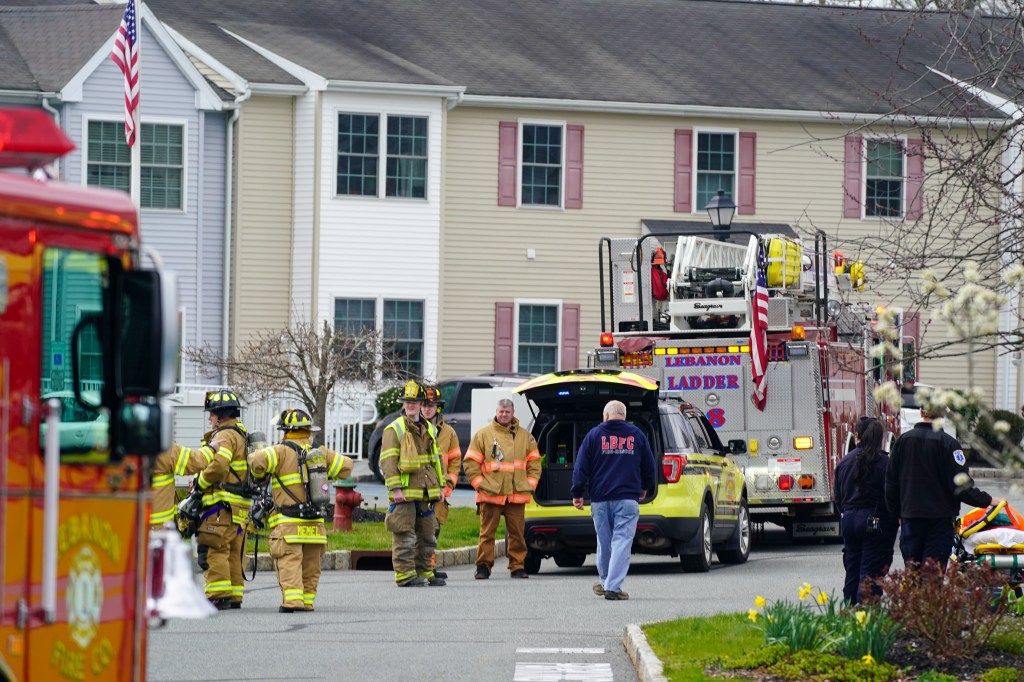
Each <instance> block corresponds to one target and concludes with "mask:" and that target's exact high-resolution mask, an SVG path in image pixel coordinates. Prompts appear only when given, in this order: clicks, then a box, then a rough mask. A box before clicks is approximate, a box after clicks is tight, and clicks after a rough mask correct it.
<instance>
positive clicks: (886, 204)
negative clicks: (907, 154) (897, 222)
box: [864, 140, 903, 218]
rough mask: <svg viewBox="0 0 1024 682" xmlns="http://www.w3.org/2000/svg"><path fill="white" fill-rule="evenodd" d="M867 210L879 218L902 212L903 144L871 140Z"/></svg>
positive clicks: (871, 215) (865, 207) (890, 216)
mask: <svg viewBox="0 0 1024 682" xmlns="http://www.w3.org/2000/svg"><path fill="white" fill-rule="evenodd" d="M866 157H867V169H866V173H865V181H864V202H865V205H864V214H865V215H866V216H870V217H878V218H898V217H900V216H901V215H903V145H901V144H900V143H898V142H887V141H884V140H868V141H867V146H866Z"/></svg>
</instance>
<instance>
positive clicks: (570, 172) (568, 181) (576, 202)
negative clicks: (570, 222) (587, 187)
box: [565, 125, 583, 208]
mask: <svg viewBox="0 0 1024 682" xmlns="http://www.w3.org/2000/svg"><path fill="white" fill-rule="evenodd" d="M565 207H566V208H583V126H581V125H570V126H566V131H565Z"/></svg>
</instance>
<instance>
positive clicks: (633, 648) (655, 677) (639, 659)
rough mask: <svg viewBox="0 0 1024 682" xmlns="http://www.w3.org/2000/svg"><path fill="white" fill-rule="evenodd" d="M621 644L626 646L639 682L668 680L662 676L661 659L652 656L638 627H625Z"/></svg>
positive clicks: (652, 653)
mask: <svg viewBox="0 0 1024 682" xmlns="http://www.w3.org/2000/svg"><path fill="white" fill-rule="evenodd" d="M622 643H623V644H624V645H625V646H626V653H627V654H629V660H631V661H633V667H634V668H635V669H636V676H637V677H638V678H639V680H640V682H668V678H666V677H665V675H664V674H663V669H662V666H661V659H659V658H658V657H657V656H656V655H655V654H654V650H653V649H651V646H650V644H648V643H647V636H646V635H644V631H643V630H641V629H640V626H639V625H627V626H626V635H625V637H623V640H622Z"/></svg>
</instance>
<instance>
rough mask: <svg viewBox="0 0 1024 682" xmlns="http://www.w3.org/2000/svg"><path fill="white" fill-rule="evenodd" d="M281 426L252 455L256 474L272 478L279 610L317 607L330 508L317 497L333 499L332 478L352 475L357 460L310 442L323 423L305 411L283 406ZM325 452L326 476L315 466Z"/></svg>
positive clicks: (272, 551) (273, 547)
mask: <svg viewBox="0 0 1024 682" xmlns="http://www.w3.org/2000/svg"><path fill="white" fill-rule="evenodd" d="M277 428H279V429H280V430H282V431H284V437H283V439H282V440H281V442H280V443H278V444H277V445H273V446H271V447H268V448H264V449H263V450H258V451H256V452H254V453H252V454H251V455H249V470H250V471H251V472H252V475H253V477H254V478H256V479H261V478H265V477H266V476H270V477H271V479H270V486H271V491H272V495H273V498H274V511H273V512H272V513H271V514H270V518H269V520H268V524H269V526H270V556H271V557H272V558H273V559H274V565H275V567H276V569H277V582H278V583H279V584H280V586H281V606H280V608H279V609H278V611H280V612H281V613H294V612H295V611H312V610H313V601H314V600H315V599H316V588H317V584H318V583H319V582H320V559H321V557H323V555H324V553H325V552H326V551H327V530H326V528H325V527H324V519H323V513H324V511H325V509H324V507H321V506H318V505H317V504H315V502H317V501H318V500H319V501H320V502H322V500H323V497H322V496H327V498H326V499H328V500H329V499H330V495H331V494H332V493H333V489H331V488H328V484H327V480H328V479H336V478H348V477H349V476H350V475H351V474H352V460H351V459H350V458H349V457H345V456H344V455H339V454H338V453H337V452H334V451H333V450H328V449H327V448H324V447H322V446H321V447H318V448H312V447H311V446H312V443H311V438H312V435H313V432H314V431H319V430H320V427H318V426H314V425H313V420H312V419H311V418H310V416H309V414H308V413H306V412H305V411H303V410H295V409H288V410H284V411H283V412H282V413H281V414H280V415H279V416H278V420H277ZM320 454H322V455H325V459H326V472H320V473H321V474H325V475H323V476H322V477H318V476H317V474H316V473H315V471H314V466H313V465H312V462H313V460H314V459H315V458H316V457H318V456H319V455H320ZM303 464H305V465H304V466H303ZM321 479H322V480H321ZM324 488H327V489H326V490H324ZM311 498H313V499H311Z"/></svg>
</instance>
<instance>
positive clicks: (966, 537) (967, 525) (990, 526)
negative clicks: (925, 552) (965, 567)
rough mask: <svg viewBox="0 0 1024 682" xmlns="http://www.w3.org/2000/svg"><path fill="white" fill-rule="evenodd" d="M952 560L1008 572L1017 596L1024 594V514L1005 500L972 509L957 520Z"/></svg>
mask: <svg viewBox="0 0 1024 682" xmlns="http://www.w3.org/2000/svg"><path fill="white" fill-rule="evenodd" d="M953 559H954V560H955V561H957V562H960V563H968V562H974V563H977V564H980V565H984V566H989V567H991V568H993V569H995V570H998V571H1001V572H1003V573H1005V574H1006V578H1007V581H1006V582H1007V586H1008V587H1009V588H1010V590H1011V591H1012V592H1013V593H1014V595H1015V596H1016V597H1020V596H1021V595H1022V593H1024V515H1021V514H1020V512H1018V511H1017V510H1016V509H1014V508H1013V507H1012V506H1010V505H1009V504H1007V502H1006V500H1000V501H999V502H997V503H995V504H992V505H990V506H989V507H986V508H984V509H972V510H971V511H969V512H967V513H966V514H964V515H963V516H962V517H960V518H959V519H957V533H956V536H955V538H954V544H953Z"/></svg>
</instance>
